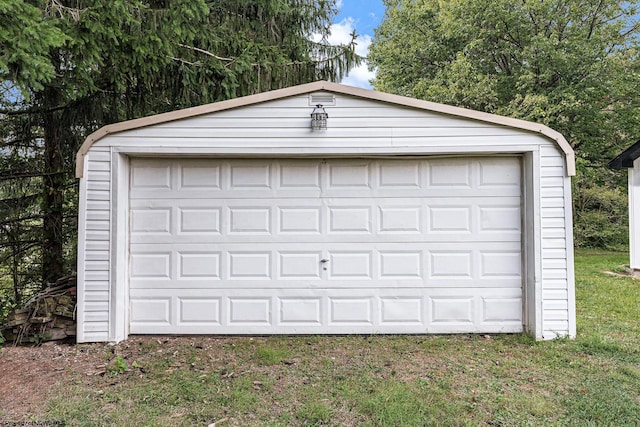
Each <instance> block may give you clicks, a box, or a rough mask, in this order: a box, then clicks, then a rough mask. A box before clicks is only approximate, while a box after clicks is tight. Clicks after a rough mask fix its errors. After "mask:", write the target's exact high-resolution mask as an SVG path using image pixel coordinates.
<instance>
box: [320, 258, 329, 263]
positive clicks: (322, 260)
mask: <svg viewBox="0 0 640 427" xmlns="http://www.w3.org/2000/svg"><path fill="white" fill-rule="evenodd" d="M320 262H321V263H323V264H324V263H326V262H329V260H328V259H324V258H322V259H321V260H320Z"/></svg>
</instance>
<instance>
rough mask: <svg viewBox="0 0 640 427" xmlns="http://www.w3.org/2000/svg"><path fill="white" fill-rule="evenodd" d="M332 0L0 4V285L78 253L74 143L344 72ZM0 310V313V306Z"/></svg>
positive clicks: (32, 277) (25, 279)
mask: <svg viewBox="0 0 640 427" xmlns="http://www.w3.org/2000/svg"><path fill="white" fill-rule="evenodd" d="M335 13H336V10H335V1H333V0H329V1H320V2H315V1H314V2H299V1H298V0H258V1H256V0H239V1H238V0H220V1H215V2H214V1H205V0H175V1H170V2H168V1H157V0H133V1H128V0H127V1H125V0H92V1H84V0H80V1H76V0H74V1H70V0H57V1H42V0H7V1H3V2H1V4H0V22H2V26H1V28H0V77H1V78H2V81H3V83H2V84H0V171H1V172H0V276H2V275H4V274H6V276H5V277H0V281H3V280H7V282H6V283H8V285H5V282H4V281H3V282H1V283H0V297H4V296H6V295H9V297H10V298H9V299H10V300H11V303H12V304H14V305H19V303H20V301H21V300H23V299H24V298H25V297H26V296H28V294H29V292H30V290H31V289H36V290H37V289H39V288H41V287H43V286H44V285H45V284H46V282H47V281H53V280H55V279H58V278H59V277H61V276H63V275H66V274H69V273H72V272H73V271H74V269H75V265H76V254H75V249H76V248H75V244H76V241H77V232H76V230H77V223H76V218H77V209H78V207H77V181H76V180H75V176H74V175H75V174H74V161H75V153H76V151H77V149H78V148H79V146H80V144H81V143H82V141H83V140H84V139H85V138H86V136H87V135H88V134H90V133H91V132H93V131H95V130H96V129H97V128H99V127H101V126H103V125H106V124H109V123H114V122H118V121H122V120H127V119H134V118H138V117H142V116H148V115H151V114H156V113H162V112H166V111H170V110H175V109H178V108H187V107H192V106H195V105H199V104H204V103H209V102H214V101H220V100H224V99H229V98H233V97H236V96H243V95H249V94H254V93H258V92H262V91H266V90H271V89H278V88H282V87H286V86H291V85H294V84H299V83H307V82H309V81H314V80H318V79H326V80H338V79H340V78H341V77H342V76H344V75H345V74H346V73H347V72H348V70H349V69H350V68H352V67H353V66H355V65H357V64H358V63H359V62H360V61H361V58H360V57H358V56H357V55H356V54H355V52H354V44H353V43H350V44H346V45H343V46H330V45H328V44H327V43H324V42H319V43H316V42H313V41H312V40H311V39H310V37H311V35H312V34H319V35H320V36H322V40H326V37H327V36H328V29H329V25H330V23H331V21H332V18H333V16H334V15H335ZM0 315H1V313H0Z"/></svg>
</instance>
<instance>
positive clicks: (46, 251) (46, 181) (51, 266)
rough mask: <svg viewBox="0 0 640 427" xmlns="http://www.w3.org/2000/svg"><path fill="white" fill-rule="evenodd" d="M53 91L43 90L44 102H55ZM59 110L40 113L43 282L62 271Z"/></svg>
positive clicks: (61, 176) (62, 173)
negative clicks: (42, 158) (42, 171)
mask: <svg viewBox="0 0 640 427" xmlns="http://www.w3.org/2000/svg"><path fill="white" fill-rule="evenodd" d="M55 99H56V97H55V91H51V92H50V91H45V93H44V101H45V102H44V103H43V104H44V105H45V106H47V107H50V106H51V105H54V102H55ZM61 116H62V113H61V112H60V111H49V112H46V113H44V115H43V129H44V177H43V181H42V182H43V186H44V188H43V193H44V194H43V195H44V197H43V206H42V211H43V222H42V227H43V236H42V237H43V239H42V280H43V285H44V284H46V283H51V282H55V281H56V279H58V278H60V277H62V276H63V275H64V274H63V273H64V256H63V249H62V248H63V230H62V221H63V204H64V159H63V155H62V148H63V140H62V139H63V138H62V135H63V133H62V132H61V128H60V123H61V118H62V117H61Z"/></svg>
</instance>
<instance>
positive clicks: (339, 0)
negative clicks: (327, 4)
mask: <svg viewBox="0 0 640 427" xmlns="http://www.w3.org/2000/svg"><path fill="white" fill-rule="evenodd" d="M342 3H343V1H342V0H336V8H338V9H340V8H341V7H342Z"/></svg>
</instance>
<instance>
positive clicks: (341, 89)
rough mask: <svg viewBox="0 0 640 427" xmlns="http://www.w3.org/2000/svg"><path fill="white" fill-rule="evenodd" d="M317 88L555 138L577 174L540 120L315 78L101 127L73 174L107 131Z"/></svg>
mask: <svg viewBox="0 0 640 427" xmlns="http://www.w3.org/2000/svg"><path fill="white" fill-rule="evenodd" d="M317 91H325V92H332V93H337V94H343V95H350V96H355V97H359V98H364V99H370V100H375V101H381V102H386V103H389V104H396V105H400V106H403V107H411V108H416V109H421V110H426V111H431V112H436V113H442V114H448V115H451V116H456V117H461V118H467V119H472V120H478V121H481V122H486V123H493V124H497V125H503V126H508V127H512V128H516V129H522V130H526V131H530V132H535V133H539V134H542V135H544V136H545V137H547V138H549V139H551V140H553V141H555V142H556V143H557V144H558V147H559V148H560V150H561V151H562V152H564V155H565V161H566V165H567V174H568V175H569V176H573V175H575V173H576V166H575V155H574V152H573V149H572V148H571V146H570V145H569V143H568V142H567V140H566V139H565V138H564V137H563V136H562V135H561V134H560V133H559V132H556V131H555V130H553V129H551V128H549V127H547V126H544V125H541V124H539V123H533V122H527V121H525V120H520V119H514V118H510V117H504V116H498V115H496V114H489V113H483V112H481V111H475V110H468V109H465V108H459V107H453V106H450V105H444V104H437V103H435V102H429V101H422V100H418V99H414V98H408V97H405V96H399V95H392V94H389V93H384V92H376V91H373V90H367V89H360V88H356V87H352V86H345V85H341V84H338V83H331V82H326V81H318V82H313V83H307V84H303V85H299V86H293V87H289V88H285V89H278V90H273V91H270V92H264V93H259V94H256V95H250V96H244V97H241V98H235V99H230V100H228V101H221V102H215V103H213V104H206V105H201V106H198V107H193V108H187V109H184V110H178V111H172V112H169V113H164V114H158V115H155V116H149V117H144V118H141V119H135V120H129V121H126V122H120V123H114V124H111V125H107V126H104V127H102V128H100V129H98V130H97V131H95V132H94V133H92V134H91V135H89V136H88V137H87V139H86V140H85V141H84V143H83V144H82V146H81V147H80V149H79V150H78V153H77V156H76V177H78V178H81V177H82V174H83V170H84V156H85V154H87V152H88V151H89V148H91V146H92V145H93V144H94V143H95V142H96V141H98V140H100V139H101V138H104V137H105V136H107V135H109V134H113V133H117V132H122V131H125V130H131V129H137V128H142V127H146V126H152V125H155V124H158V123H166V122H170V121H174V120H180V119H186V118H189V117H194V116H199V115H202V114H209V113H214V112H217V111H223V110H230V109H233V108H238V107H245V106H249V105H253V104H259V103H262V102H267V101H273V100H277V99H281V98H287V97H290V96H296V95H302V94H306V93H311V92H317Z"/></svg>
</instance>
